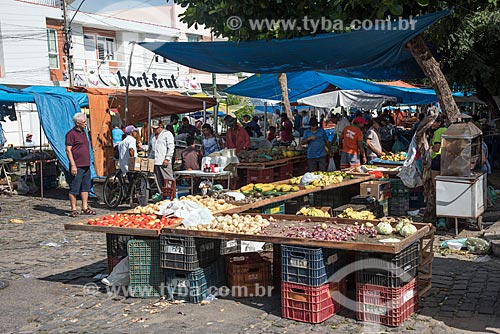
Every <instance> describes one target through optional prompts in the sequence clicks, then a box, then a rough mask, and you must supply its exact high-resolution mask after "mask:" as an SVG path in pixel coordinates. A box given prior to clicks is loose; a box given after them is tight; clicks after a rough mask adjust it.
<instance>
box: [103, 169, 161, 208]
mask: <svg viewBox="0 0 500 334" xmlns="http://www.w3.org/2000/svg"><path fill="white" fill-rule="evenodd" d="M149 174H150V173H149V172H148V173H147V174H146V173H144V172H135V171H130V172H127V174H126V176H127V177H125V175H124V174H123V173H122V171H121V170H120V169H118V170H117V171H116V172H115V173H113V174H110V175H108V176H107V177H106V180H105V181H104V187H103V199H104V203H105V204H106V206H107V207H108V208H110V209H115V208H116V207H118V205H120V204H121V203H122V202H124V201H125V200H128V201H129V205H130V207H132V208H134V207H135V206H138V205H139V206H144V205H147V204H148V202H149V196H150V192H151V190H152V189H151V185H150V183H149ZM154 183H155V184H156V178H155V182H154ZM156 188H158V185H156Z"/></svg>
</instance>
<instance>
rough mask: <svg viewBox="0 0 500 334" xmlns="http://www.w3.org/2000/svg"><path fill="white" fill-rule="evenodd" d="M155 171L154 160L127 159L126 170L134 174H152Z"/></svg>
mask: <svg viewBox="0 0 500 334" xmlns="http://www.w3.org/2000/svg"><path fill="white" fill-rule="evenodd" d="M154 169H155V160H154V159H148V158H129V159H128V170H129V171H134V172H152V171H154Z"/></svg>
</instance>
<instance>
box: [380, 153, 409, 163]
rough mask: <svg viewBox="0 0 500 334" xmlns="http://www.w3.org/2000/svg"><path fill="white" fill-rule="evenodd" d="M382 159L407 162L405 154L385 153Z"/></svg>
mask: <svg viewBox="0 0 500 334" xmlns="http://www.w3.org/2000/svg"><path fill="white" fill-rule="evenodd" d="M380 159H382V160H389V161H405V159H406V156H405V153H404V152H399V153H393V152H389V153H383V154H382V156H381V157H380Z"/></svg>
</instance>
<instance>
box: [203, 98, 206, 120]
mask: <svg viewBox="0 0 500 334" xmlns="http://www.w3.org/2000/svg"><path fill="white" fill-rule="evenodd" d="M206 122H207V102H206V101H205V100H203V124H205V123H206Z"/></svg>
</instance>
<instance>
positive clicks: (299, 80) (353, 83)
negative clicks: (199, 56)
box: [225, 72, 460, 105]
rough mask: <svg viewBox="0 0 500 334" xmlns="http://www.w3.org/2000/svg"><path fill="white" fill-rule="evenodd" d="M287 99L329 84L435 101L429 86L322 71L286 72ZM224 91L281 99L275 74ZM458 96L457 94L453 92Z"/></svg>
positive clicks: (414, 101)
mask: <svg viewBox="0 0 500 334" xmlns="http://www.w3.org/2000/svg"><path fill="white" fill-rule="evenodd" d="M287 79H288V98H289V99H290V102H296V101H297V100H298V99H301V98H304V97H307V96H312V95H316V94H319V93H321V92H323V91H324V90H325V88H326V87H328V86H329V85H332V86H335V87H336V88H338V89H342V90H362V91H364V92H365V93H369V94H376V95H386V96H393V97H395V98H397V103H399V104H409V105H414V104H428V103H434V102H437V96H436V93H435V92H434V90H432V89H421V88H405V87H396V86H388V85H381V84H377V83H376V82H371V81H366V80H363V79H357V78H349V77H344V76H338V75H332V74H326V73H321V72H300V73H287ZM225 92H226V93H229V94H234V95H241V96H247V97H252V98H260V99H271V100H281V98H282V96H281V90H280V86H279V83H278V77H277V75H276V74H262V75H253V76H251V77H250V78H248V79H246V80H243V81H242V82H240V83H238V84H236V85H234V86H232V87H229V88H228V89H226V90H225ZM454 95H460V93H457V94H454Z"/></svg>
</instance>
